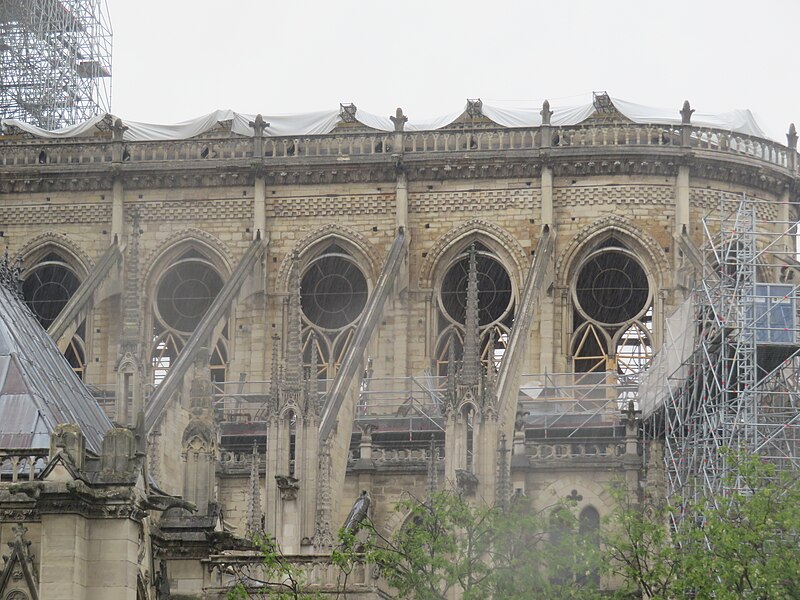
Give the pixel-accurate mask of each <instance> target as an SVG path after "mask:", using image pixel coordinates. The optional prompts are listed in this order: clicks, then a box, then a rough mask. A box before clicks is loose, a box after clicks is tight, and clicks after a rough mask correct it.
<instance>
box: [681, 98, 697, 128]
mask: <svg viewBox="0 0 800 600" xmlns="http://www.w3.org/2000/svg"><path fill="white" fill-rule="evenodd" d="M693 112H694V109H693V108H692V107H691V106H690V105H689V101H688V100H684V101H683V108H681V124H682V125H689V124H691V122H692V113H693Z"/></svg>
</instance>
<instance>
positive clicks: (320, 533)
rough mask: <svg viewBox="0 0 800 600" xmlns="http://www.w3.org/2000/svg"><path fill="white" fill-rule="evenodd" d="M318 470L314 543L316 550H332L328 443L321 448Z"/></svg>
mask: <svg viewBox="0 0 800 600" xmlns="http://www.w3.org/2000/svg"><path fill="white" fill-rule="evenodd" d="M318 468H319V471H318V473H319V479H318V480H317V515H316V523H315V524H314V537H313V538H312V543H313V544H314V547H316V548H330V547H331V546H333V544H334V537H333V533H332V526H331V521H332V518H331V514H332V512H333V509H332V501H331V500H332V498H331V449H330V445H329V444H328V442H327V441H326V442H323V444H322V445H321V446H320V449H319V465H318Z"/></svg>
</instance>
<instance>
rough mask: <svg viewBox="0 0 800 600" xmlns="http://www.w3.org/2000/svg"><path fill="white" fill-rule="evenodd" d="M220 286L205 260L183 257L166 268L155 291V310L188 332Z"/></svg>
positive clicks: (175, 326) (167, 321)
mask: <svg viewBox="0 0 800 600" xmlns="http://www.w3.org/2000/svg"><path fill="white" fill-rule="evenodd" d="M221 289H222V278H221V277H220V276H219V273H217V271H216V270H215V269H214V267H212V266H211V265H210V264H209V263H208V262H206V261H205V260H203V259H198V258H186V259H183V260H181V261H179V262H177V263H176V264H174V265H173V266H172V267H170V268H169V270H167V272H166V273H165V274H164V276H163V277H162V278H161V281H160V282H159V284H158V290H157V291H156V302H155V305H156V312H157V313H158V316H159V318H160V320H161V321H162V322H163V323H164V324H165V325H167V326H168V327H171V328H172V329H174V330H176V331H179V332H182V333H191V332H192V331H194V329H195V328H196V327H197V325H198V324H199V323H200V320H201V319H202V318H203V316H204V315H205V314H206V311H208V309H209V307H210V306H211V303H212V302H214V298H216V297H217V294H219V292H220V290H221Z"/></svg>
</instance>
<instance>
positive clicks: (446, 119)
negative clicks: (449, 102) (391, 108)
mask: <svg viewBox="0 0 800 600" xmlns="http://www.w3.org/2000/svg"><path fill="white" fill-rule="evenodd" d="M465 110H466V105H464V107H462V108H461V110H458V111H455V112H451V113H448V114H446V115H443V116H441V117H437V118H435V119H431V120H428V121H416V120H414V119H412V118H409V119H408V121H407V122H406V124H405V130H406V131H435V130H436V129H442V128H443V127H447V126H448V125H450V123H452V122H453V121H455V120H456V119H458V117H460V116H461V115H462V114H464V111H465ZM356 119H357V120H358V122H359V123H361V124H362V125H365V126H367V127H371V128H372V129H377V130H379V131H394V121H392V119H391V117H382V116H380V115H376V114H374V113H369V112H367V111H365V110H361V109H360V108H359V109H356Z"/></svg>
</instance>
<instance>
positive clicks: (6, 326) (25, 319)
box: [0, 284, 111, 454]
mask: <svg viewBox="0 0 800 600" xmlns="http://www.w3.org/2000/svg"><path fill="white" fill-rule="evenodd" d="M59 423H77V424H78V425H80V427H81V430H82V431H83V434H84V435H85V436H86V447H87V449H88V450H91V451H92V452H94V453H95V454H99V453H100V449H101V447H102V439H103V434H105V432H106V431H108V429H109V428H110V427H111V422H110V421H109V420H108V417H106V415H105V413H104V412H103V410H102V409H101V408H100V406H99V405H98V404H97V402H96V401H95V399H94V397H93V396H92V394H91V393H90V392H89V390H87V389H86V386H84V384H83V382H82V381H81V380H80V379H79V378H78V376H77V375H76V374H75V372H74V371H73V370H72V367H71V366H70V365H69V363H68V362H67V360H66V359H65V358H64V356H63V355H62V354H61V352H60V351H59V349H58V346H56V343H55V342H54V341H53V340H52V339H51V338H50V336H49V335H47V332H46V331H45V330H44V329H43V328H42V326H41V325H40V324H39V322H38V321H37V320H36V318H35V317H34V316H33V314H32V313H31V312H30V310H28V307H27V306H25V303H24V302H23V301H22V300H21V299H20V298H19V297H18V296H17V295H16V294H15V293H13V292H11V291H10V290H9V289H7V288H6V287H5V286H4V285H2V284H0V448H48V447H49V445H50V442H49V434H50V432H51V431H52V430H53V429H54V428H55V426H56V425H58V424H59Z"/></svg>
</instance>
